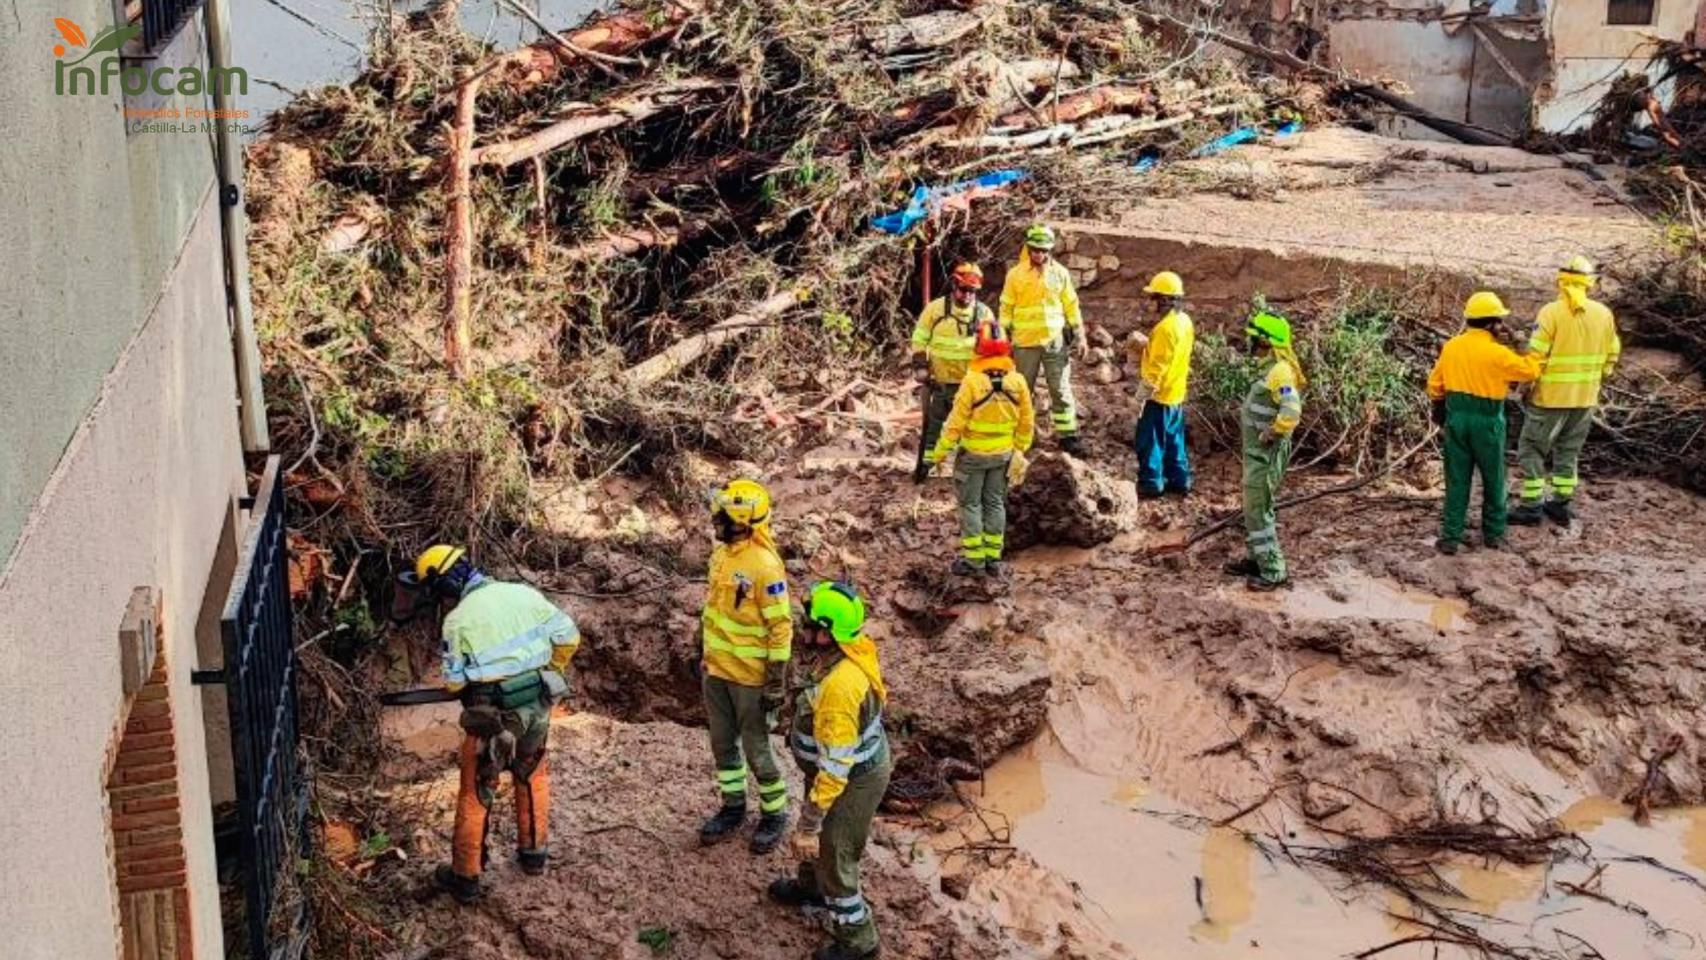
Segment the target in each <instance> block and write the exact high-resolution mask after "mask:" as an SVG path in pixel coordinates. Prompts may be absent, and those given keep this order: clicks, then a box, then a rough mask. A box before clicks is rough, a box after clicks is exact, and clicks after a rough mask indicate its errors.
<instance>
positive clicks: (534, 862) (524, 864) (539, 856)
mask: <svg viewBox="0 0 1706 960" xmlns="http://www.w3.org/2000/svg"><path fill="white" fill-rule="evenodd" d="M550 859H551V855H550V854H548V853H546V852H545V851H543V850H518V851H516V854H515V862H516V863H518V864H520V865H521V872H522V873H525V874H527V875H528V876H530V877H537V876H541V875H543V874H544V873H545V864H546V862H547V861H549V860H550Z"/></svg>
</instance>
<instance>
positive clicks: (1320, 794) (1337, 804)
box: [1303, 781, 1351, 820]
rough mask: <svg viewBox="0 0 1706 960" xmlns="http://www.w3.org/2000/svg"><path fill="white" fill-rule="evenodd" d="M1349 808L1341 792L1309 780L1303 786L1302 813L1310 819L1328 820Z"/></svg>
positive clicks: (1349, 805)
mask: <svg viewBox="0 0 1706 960" xmlns="http://www.w3.org/2000/svg"><path fill="white" fill-rule="evenodd" d="M1350 808H1351V801H1350V799H1349V798H1348V797H1346V796H1345V795H1344V794H1343V793H1341V792H1339V791H1337V790H1332V789H1329V788H1327V787H1324V786H1322V785H1321V784H1319V783H1316V782H1314V781H1311V782H1310V783H1309V784H1308V785H1307V786H1305V787H1304V788H1303V815H1304V816H1306V817H1308V818H1309V819H1311V820H1330V819H1332V818H1333V817H1336V816H1338V815H1339V814H1341V813H1344V812H1345V811H1346V810H1349V809H1350Z"/></svg>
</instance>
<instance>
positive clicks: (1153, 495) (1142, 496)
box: [1137, 487, 1165, 500]
mask: <svg viewBox="0 0 1706 960" xmlns="http://www.w3.org/2000/svg"><path fill="white" fill-rule="evenodd" d="M1163 496H1165V494H1163V493H1162V492H1161V491H1160V490H1148V489H1145V488H1143V487H1138V488H1137V499H1139V500H1159V499H1161V498H1162V497H1163Z"/></svg>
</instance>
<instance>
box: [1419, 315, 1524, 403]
mask: <svg viewBox="0 0 1706 960" xmlns="http://www.w3.org/2000/svg"><path fill="white" fill-rule="evenodd" d="M1538 376H1540V362H1539V361H1538V360H1536V359H1534V358H1533V357H1524V356H1520V355H1519V354H1518V353H1517V352H1516V351H1515V350H1512V349H1511V348H1509V347H1507V346H1505V345H1504V344H1502V343H1500V342H1499V341H1498V340H1496V339H1494V338H1493V335H1492V334H1491V333H1490V332H1488V331H1486V330H1476V329H1473V328H1471V329H1469V330H1465V331H1463V332H1462V333H1460V334H1458V335H1457V336H1455V337H1452V338H1451V339H1450V340H1447V341H1446V343H1445V346H1444V347H1441V348H1440V351H1439V359H1438V360H1436V361H1434V368H1433V371H1432V372H1431V373H1429V374H1428V396H1429V397H1432V398H1433V399H1435V400H1444V399H1445V395H1446V394H1448V393H1466V394H1469V395H1470V396H1474V397H1485V398H1486V399H1488V400H1503V399H1504V398H1505V397H1506V395H1508V394H1509V393H1510V389H1511V384H1513V383H1527V382H1529V381H1530V380H1533V379H1534V378H1535V377H1538Z"/></svg>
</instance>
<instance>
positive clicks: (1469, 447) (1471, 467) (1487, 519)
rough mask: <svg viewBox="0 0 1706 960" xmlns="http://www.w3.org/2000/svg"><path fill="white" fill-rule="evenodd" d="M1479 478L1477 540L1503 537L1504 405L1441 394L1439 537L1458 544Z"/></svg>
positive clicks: (1489, 400)
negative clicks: (1442, 474)
mask: <svg viewBox="0 0 1706 960" xmlns="http://www.w3.org/2000/svg"><path fill="white" fill-rule="evenodd" d="M1477 473H1479V474H1480V475H1481V536H1482V538H1483V539H1485V540H1501V539H1503V538H1504V535H1505V513H1506V504H1505V402H1504V401H1503V400H1491V399H1488V398H1487V397H1477V396H1472V395H1470V394H1467V393H1448V394H1446V395H1445V515H1444V517H1442V518H1441V519H1440V524H1439V538H1440V539H1441V540H1444V541H1446V542H1448V543H1462V542H1463V525H1464V522H1465V520H1466V518H1467V516H1468V513H1469V488H1470V486H1471V485H1472V484H1473V482H1474V478H1475V474H1477Z"/></svg>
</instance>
